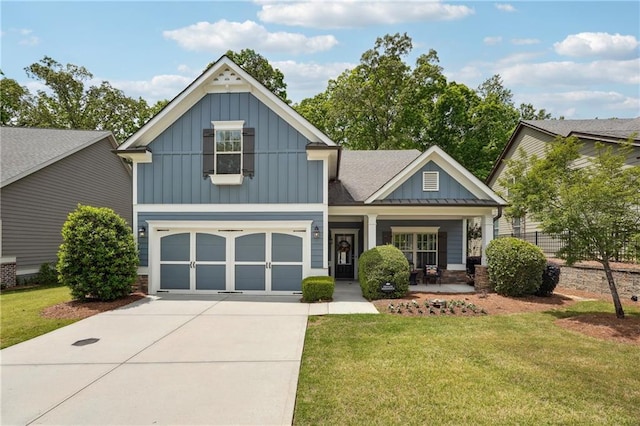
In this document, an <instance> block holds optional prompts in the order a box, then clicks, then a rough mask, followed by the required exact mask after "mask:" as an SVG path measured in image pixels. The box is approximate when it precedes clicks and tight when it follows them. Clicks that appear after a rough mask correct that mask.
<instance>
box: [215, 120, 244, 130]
mask: <svg viewBox="0 0 640 426" xmlns="http://www.w3.org/2000/svg"><path fill="white" fill-rule="evenodd" d="M211 125H212V126H213V130H214V131H216V130H242V128H243V127H244V120H227V121H212V122H211Z"/></svg>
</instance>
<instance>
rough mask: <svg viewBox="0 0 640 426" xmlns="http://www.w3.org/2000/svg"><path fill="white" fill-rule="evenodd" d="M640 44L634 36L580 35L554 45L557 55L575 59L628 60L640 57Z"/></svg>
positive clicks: (568, 37)
mask: <svg viewBox="0 0 640 426" xmlns="http://www.w3.org/2000/svg"><path fill="white" fill-rule="evenodd" d="M638 46H640V42H638V39H636V37H635V36H633V35H620V34H609V33H579V34H572V35H569V36H567V37H566V38H565V39H564V40H562V41H561V42H558V43H555V44H554V45H553V47H554V49H555V51H556V53H558V54H560V55H566V56H573V57H600V58H610V59H627V58H634V57H637V56H638Z"/></svg>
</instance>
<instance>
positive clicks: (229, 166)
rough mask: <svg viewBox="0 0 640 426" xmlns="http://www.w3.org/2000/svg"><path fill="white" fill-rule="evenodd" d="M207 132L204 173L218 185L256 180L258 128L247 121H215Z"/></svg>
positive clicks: (205, 135) (204, 133)
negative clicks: (245, 122) (255, 146)
mask: <svg viewBox="0 0 640 426" xmlns="http://www.w3.org/2000/svg"><path fill="white" fill-rule="evenodd" d="M211 124H212V125H213V129H204V131H203V139H202V142H203V143H202V145H203V163H202V164H203V174H204V176H205V178H206V177H207V176H209V177H210V178H211V182H213V183H214V184H215V185H240V184H241V183H242V180H243V177H244V176H250V177H253V163H254V159H253V155H254V154H253V151H254V129H252V128H245V127H243V126H244V121H213V122H212V123H211Z"/></svg>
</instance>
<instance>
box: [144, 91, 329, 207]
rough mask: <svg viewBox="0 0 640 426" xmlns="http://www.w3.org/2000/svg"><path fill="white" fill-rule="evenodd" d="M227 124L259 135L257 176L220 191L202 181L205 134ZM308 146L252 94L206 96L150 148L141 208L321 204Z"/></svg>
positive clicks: (316, 165)
mask: <svg viewBox="0 0 640 426" xmlns="http://www.w3.org/2000/svg"><path fill="white" fill-rule="evenodd" d="M227 120H233V121H235V120H243V121H244V127H253V128H254V129H255V176H254V177H253V178H252V179H250V178H248V177H245V178H244V181H243V183H242V185H231V186H216V185H213V184H212V183H211V180H210V179H208V178H207V179H203V176H202V130H203V129H205V128H211V122H212V121H227ZM309 142H315V141H309V140H308V139H307V138H305V137H304V136H303V135H302V134H300V132H298V131H297V130H296V129H295V128H293V127H292V126H291V125H290V124H288V123H287V122H286V121H285V120H283V119H282V118H281V117H280V116H278V115H277V114H275V113H274V112H273V111H272V110H270V109H269V108H268V107H267V106H266V105H264V104H263V103H262V102H260V101H259V100H258V99H257V98H256V97H254V96H253V95H252V94H250V93H223V94H208V95H206V96H205V97H204V98H202V99H201V100H200V101H199V102H197V103H196V104H195V105H194V106H193V107H192V108H191V109H190V110H189V111H187V112H186V113H185V114H183V115H182V116H181V117H180V118H179V119H178V120H176V121H175V122H174V123H173V124H172V125H171V126H170V127H168V128H167V129H166V130H165V131H164V132H162V133H161V134H160V135H159V136H158V137H157V138H156V139H155V140H154V141H152V142H151V143H150V144H149V148H150V149H151V151H152V153H153V154H152V155H153V162H152V163H144V164H138V176H137V178H138V204H266V203H295V204H307V203H322V202H323V199H322V197H323V191H322V188H323V182H324V177H323V174H322V162H321V161H308V160H307V154H306V149H305V147H306V145H307V144H308V143H309Z"/></svg>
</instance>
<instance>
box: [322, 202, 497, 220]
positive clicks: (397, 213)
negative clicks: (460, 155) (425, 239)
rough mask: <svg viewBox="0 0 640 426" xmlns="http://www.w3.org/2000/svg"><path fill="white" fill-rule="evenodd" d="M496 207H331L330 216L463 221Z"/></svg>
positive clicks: (482, 214)
mask: <svg viewBox="0 0 640 426" xmlns="http://www.w3.org/2000/svg"><path fill="white" fill-rule="evenodd" d="M493 209H494V207H482V206H473V207H466V206H424V205H423V206H407V205H403V206H397V205H396V206H377V205H373V206H372V205H357V206H334V207H331V206H329V215H330V216H343V217H344V216H364V215H367V214H377V215H379V216H385V218H388V217H397V218H404V219H409V218H410V217H414V218H420V219H425V218H428V219H432V218H433V219H436V218H440V219H445V218H449V219H462V218H464V217H475V216H484V215H485V214H489V213H490V212H492V211H493Z"/></svg>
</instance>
